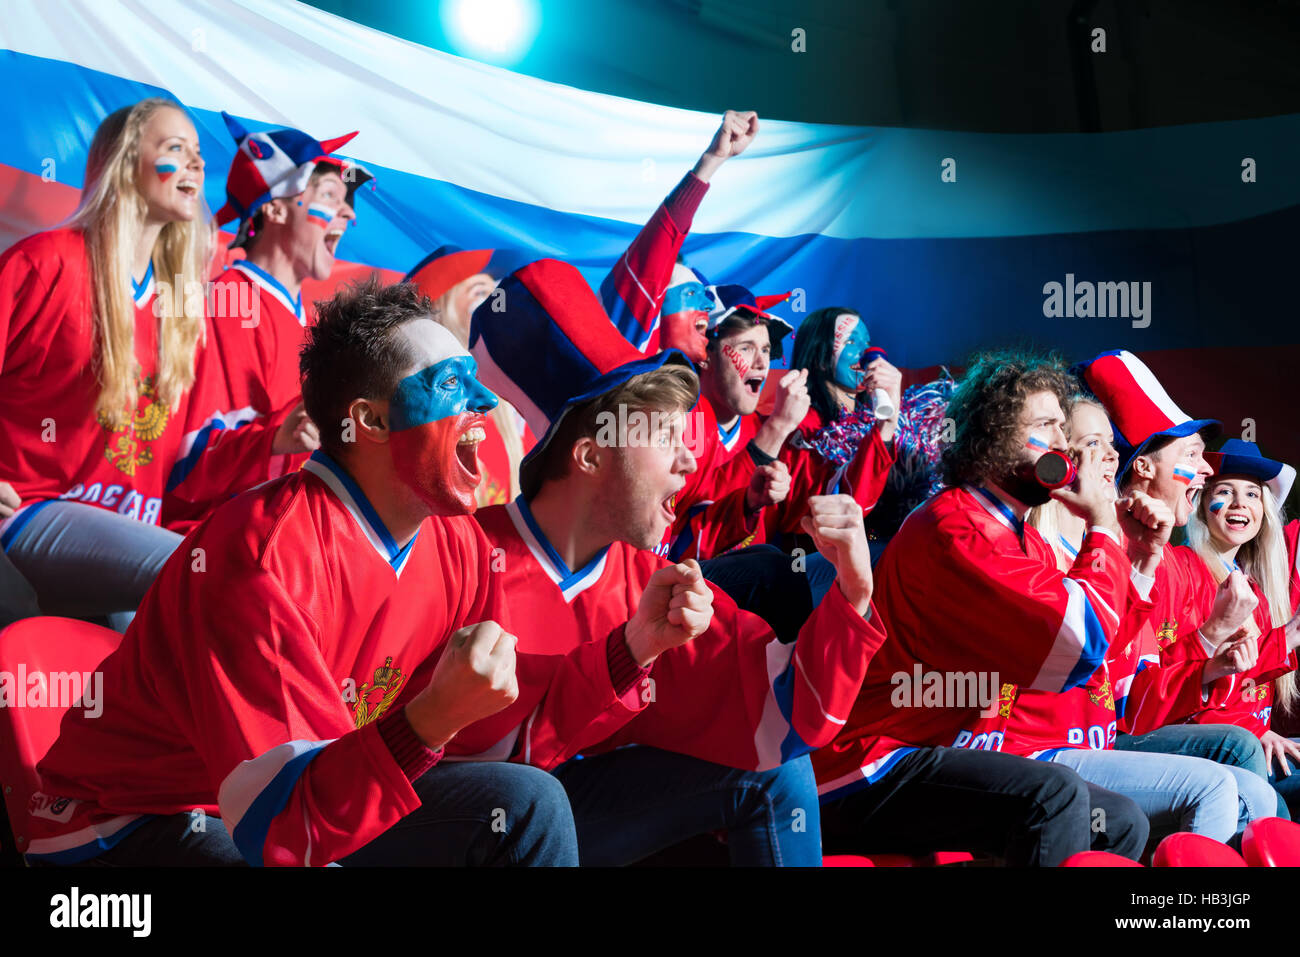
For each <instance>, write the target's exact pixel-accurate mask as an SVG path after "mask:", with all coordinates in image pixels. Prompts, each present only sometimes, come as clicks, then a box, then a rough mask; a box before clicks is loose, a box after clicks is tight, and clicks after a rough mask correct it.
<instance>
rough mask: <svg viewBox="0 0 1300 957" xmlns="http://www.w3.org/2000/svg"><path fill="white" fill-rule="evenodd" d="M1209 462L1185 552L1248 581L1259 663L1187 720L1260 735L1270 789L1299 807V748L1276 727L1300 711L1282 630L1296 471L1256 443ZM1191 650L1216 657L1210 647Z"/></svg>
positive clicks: (1214, 455) (1218, 572) (1235, 446)
mask: <svg viewBox="0 0 1300 957" xmlns="http://www.w3.org/2000/svg"><path fill="white" fill-rule="evenodd" d="M1205 458H1206V459H1207V460H1208V461H1209V463H1210V465H1211V466H1213V468H1214V475H1213V476H1212V477H1211V478H1210V479H1209V480H1208V481H1207V482H1206V485H1205V490H1204V491H1203V492H1202V493H1201V498H1200V501H1199V502H1198V503H1197V506H1196V510H1195V512H1193V514H1192V517H1191V519H1190V520H1189V521H1188V523H1187V540H1188V544H1187V545H1186V546H1183V548H1184V549H1185V550H1187V551H1189V552H1193V553H1195V555H1196V556H1197V557H1199V559H1200V560H1201V561H1202V562H1204V564H1205V567H1206V568H1207V569H1208V571H1209V573H1210V575H1211V576H1213V578H1214V581H1215V582H1216V583H1218V582H1222V581H1223V580H1224V579H1226V578H1227V577H1228V576H1229V575H1232V574H1233V573H1234V572H1238V573H1240V574H1243V575H1245V576H1246V579H1247V581H1248V582H1249V584H1250V588H1251V591H1252V592H1253V593H1254V595H1255V598H1256V599H1257V604H1256V605H1255V614H1254V618H1253V620H1250V621H1248V622H1247V630H1248V632H1249V633H1250V634H1251V635H1252V636H1253V637H1255V638H1256V647H1257V648H1258V659H1257V661H1256V663H1255V665H1254V667H1253V668H1251V669H1250V670H1249V671H1246V672H1244V673H1243V674H1242V687H1241V691H1240V693H1239V694H1237V695H1235V696H1233V697H1232V698H1231V699H1229V701H1228V702H1226V703H1225V704H1224V705H1223V706H1222V707H1220V708H1215V709H1207V710H1205V711H1202V712H1200V713H1198V714H1195V715H1193V716H1192V717H1191V718H1189V719H1188V720H1189V721H1191V722H1194V723H1199V724H1203V723H1207V722H1224V723H1229V724H1235V725H1238V726H1240V727H1243V728H1246V729H1247V730H1249V731H1250V732H1252V733H1253V734H1255V735H1256V736H1257V737H1258V738H1259V740H1260V744H1261V745H1263V748H1264V756H1265V760H1266V762H1267V764H1268V775H1269V783H1271V784H1272V785H1273V786H1274V788H1276V790H1277V792H1278V794H1279V795H1281V797H1282V799H1283V800H1284V801H1285V802H1286V804H1287V806H1288V807H1292V806H1300V774H1297V773H1295V772H1296V769H1297V768H1300V742H1297V741H1296V740H1294V739H1292V738H1286V737H1283V736H1282V735H1280V734H1278V733H1277V732H1276V731H1273V730H1272V729H1271V728H1270V727H1269V723H1270V719H1271V718H1272V716H1273V714H1274V712H1275V711H1276V710H1277V709H1281V710H1282V711H1285V712H1288V713H1294V711H1295V710H1296V699H1297V696H1298V692H1297V688H1296V676H1295V668H1296V663H1297V662H1296V652H1295V644H1294V642H1288V640H1287V634H1286V632H1287V631H1288V629H1286V628H1284V627H1281V626H1284V625H1285V624H1286V623H1287V622H1288V621H1289V620H1290V619H1291V617H1292V614H1293V612H1294V610H1295V609H1294V608H1293V607H1292V603H1291V597H1290V594H1289V592H1288V578H1289V575H1290V569H1291V563H1290V561H1289V559H1288V556H1287V546H1286V540H1285V535H1284V524H1283V518H1282V503H1283V502H1284V501H1286V497H1287V494H1288V493H1289V492H1290V490H1291V485H1292V483H1293V482H1294V480H1295V474H1296V473H1295V469H1294V468H1293V467H1291V466H1290V465H1287V464H1285V463H1282V462H1277V461H1274V460H1272V459H1268V458H1265V457H1264V456H1263V455H1261V454H1260V452H1259V448H1258V447H1257V446H1256V445H1255V444H1254V443H1251V442H1243V441H1241V440H1240V439H1229V440H1228V441H1227V442H1225V443H1224V444H1223V447H1222V448H1221V449H1220V450H1219V451H1218V452H1207V453H1206V454H1205ZM1202 644H1203V645H1204V642H1202ZM1188 650H1189V652H1196V651H1200V652H1201V653H1202V654H1206V655H1208V654H1213V649H1212V648H1210V647H1202V648H1200V649H1196V648H1189V649H1188ZM1293 802H1297V803H1296V804H1295V805H1293ZM1279 813H1281V809H1279Z"/></svg>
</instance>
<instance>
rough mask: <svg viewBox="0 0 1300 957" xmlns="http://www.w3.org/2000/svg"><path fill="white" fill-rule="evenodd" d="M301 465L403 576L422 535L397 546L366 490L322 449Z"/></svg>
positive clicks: (381, 555) (383, 557) (382, 556)
mask: <svg viewBox="0 0 1300 957" xmlns="http://www.w3.org/2000/svg"><path fill="white" fill-rule="evenodd" d="M302 467H303V470H304V471H306V472H310V473H311V474H312V475H315V476H316V477H317V478H318V479H320V480H321V481H322V482H324V483H325V486H326V487H327V488H328V489H329V490H330V491H331V492H333V493H334V495H335V496H336V497H337V498H338V500H339V501H340V502H342V503H343V507H344V508H346V509H347V510H348V512H350V513H351V515H352V518H353V519H354V520H355V521H356V523H357V526H358V527H359V528H360V529H361V531H362V533H363V534H364V535H365V536H366V539H367V540H368V541H369V542H370V544H371V545H372V546H373V547H374V549H375V552H376V553H377V554H378V555H379V557H380V558H382V559H383V560H384V561H386V562H388V564H389V565H391V566H392V568H393V571H394V572H396V573H397V574H398V576H399V577H400V576H401V574H402V569H403V568H405V567H406V560H407V559H408V558H410V557H411V548H412V546H414V545H415V540H416V539H417V538H419V537H420V533H419V532H416V533H415V535H414V536H413V537H412V538H411V540H410V541H409V542H407V543H406V545H405V546H404V547H402V548H398V547H397V542H396V541H394V539H393V536H392V535H391V534H390V533H389V531H388V529H387V528H386V527H385V526H384V522H383V519H381V518H380V517H379V513H378V512H376V511H375V507H374V506H373V505H371V504H370V500H369V499H368V498H366V493H365V492H363V491H361V486H360V485H358V484H357V483H356V482H355V481H353V479H352V476H350V475H348V473H347V472H345V471H344V470H343V466H341V465H339V464H338V463H337V462H335V461H334V460H333V459H332V458H330V457H329V456H328V455H326V454H325V452H324V450H323V449H317V450H316V451H315V452H313V453H312V454H311V458H309V459H308V460H307V461H306V462H304V463H303V466H302Z"/></svg>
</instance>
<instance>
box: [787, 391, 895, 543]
mask: <svg viewBox="0 0 1300 957" xmlns="http://www.w3.org/2000/svg"><path fill="white" fill-rule="evenodd" d="M823 425H825V422H824V421H823V419H822V417H821V414H820V413H818V411H817V410H816V409H809V410H808V415H807V416H805V417H804V420H803V422H801V423H800V424H799V428H797V429H796V430H795V432H794V434H793V435H791V436H790V438H789V439H788V440H786V444H785V448H783V449H782V450H781V460H782V461H783V462H785V464H786V468H788V469H789V470H790V494H789V495H787V496H786V498H785V501H784V502H781V503H779V504H778V505H776V506H775V507H773V508H769V509H767V510H766V512H765V515H764V522H765V524H766V526H767V534H768V536H769V537H773V536H776V535H778V534H782V533H784V534H787V535H794V534H798V533H799V532H801V531H802V529H801V528H800V527H799V522H800V520H801V519H802V518H803V517H804V516H805V515H807V514H808V499H809V497H810V496H813V495H828V494H832V493H835V492H843V493H845V494H847V495H852V496H853V500H854V501H856V502H857V503H858V504H859V505H860V506H862V513H863V514H864V515H865V514H866V513H867V512H870V511H871V510H872V509H873V508H875V507H876V502H878V501H879V500H880V493H881V492H883V491H884V490H885V481H886V480H887V479H888V478H889V470H890V469H891V468H892V467H893V465H894V458H895V451H894V442H893V440H890V441H889V442H885V441H883V440H882V439H881V438H880V434H879V430H877V429H874V428H873V429H872V430H871V431H870V432H868V433H867V434H866V435H865V436H864V437H863V438H862V441H861V442H860V443H859V444H858V450H857V454H855V455H854V456H853V458H852V459H851V460H850V461H849V462H848V463H846V464H845V465H844V466H843V467H840V466H837V465H836V464H835V463H833V462H828V461H826V460H825V459H823V458H822V457H821V456H820V455H818V454H817V453H816V452H814V451H813V450H812V449H810V448H807V447H800V446H801V444H802V443H801V441H800V440H806V439H808V438H809V437H811V435H812V434H813V433H814V432H816V431H817V430H818V429H820V428H821V427H822V426H823Z"/></svg>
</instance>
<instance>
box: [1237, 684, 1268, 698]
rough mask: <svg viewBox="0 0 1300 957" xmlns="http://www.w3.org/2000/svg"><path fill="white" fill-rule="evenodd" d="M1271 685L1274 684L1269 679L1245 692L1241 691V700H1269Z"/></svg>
mask: <svg viewBox="0 0 1300 957" xmlns="http://www.w3.org/2000/svg"><path fill="white" fill-rule="evenodd" d="M1271 687H1272V685H1270V684H1269V683H1268V682H1267V681H1266V682H1264V683H1263V684H1261V685H1255V687H1253V688H1251V689H1249V690H1246V691H1243V692H1242V693H1241V700H1242V701H1259V702H1263V701H1267V700H1268V689H1269V688H1271Z"/></svg>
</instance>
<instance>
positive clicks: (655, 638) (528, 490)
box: [452, 260, 884, 864]
mask: <svg viewBox="0 0 1300 957" xmlns="http://www.w3.org/2000/svg"><path fill="white" fill-rule="evenodd" d="M500 290H501V292H502V293H503V302H504V304H505V309H504V311H503V312H497V311H496V310H494V309H492V308H490V307H489V306H488V305H486V304H485V305H483V306H481V307H479V309H478V310H477V311H476V312H475V314H474V322H473V327H472V330H471V333H470V350H471V352H472V353H473V354H474V355H475V357H476V358H477V359H478V360H479V368H480V374H481V376H482V378H483V381H484V382H485V383H486V384H487V385H488V386H489V387H490V388H492V389H493V390H494V391H495V392H497V393H499V394H500V395H501V396H502V397H503V398H505V399H507V400H508V401H510V402H512V403H513V404H514V405H515V407H516V408H518V409H519V410H520V411H521V412H522V413H523V414H524V416H525V417H526V418H527V419H528V420H529V422H530V424H531V425H532V427H533V430H534V431H535V432H536V433H537V434H538V435H540V436H541V437H542V438H541V440H540V441H539V443H538V445H537V447H536V448H535V449H534V450H533V451H532V452H531V453H530V454H529V456H528V457H527V458H526V459H525V460H524V463H523V469H522V484H523V488H524V492H523V494H522V495H521V496H520V497H519V498H518V499H516V500H515V501H514V502H513V503H511V504H510V505H509V506H505V507H500V506H494V507H491V508H486V509H482V510H480V511H479V512H478V519H479V523H480V524H481V525H482V527H483V530H484V531H485V532H486V533H487V536H488V538H489V539H490V540H491V541H492V543H493V544H494V545H496V546H497V547H498V548H499V549H500V550H501V552H502V555H501V568H502V574H503V575H504V576H505V589H506V592H507V594H509V595H510V596H511V601H512V610H513V611H514V612H515V614H517V615H519V616H520V617H521V620H523V619H527V620H529V621H534V622H545V628H543V629H538V630H535V631H534V633H532V634H531V635H530V636H524V637H522V638H521V640H520V643H519V645H518V646H517V649H516V653H517V655H518V660H519V667H518V674H519V677H520V681H519V699H518V701H517V702H516V703H515V704H514V705H512V706H511V707H508V708H506V709H504V710H503V711H502V712H500V713H499V714H498V715H494V716H492V717H491V718H489V719H487V720H485V721H483V722H480V725H481V727H480V728H477V729H475V728H470V729H467V730H466V731H465V732H462V733H461V734H460V735H458V736H457V739H456V740H457V741H458V742H459V744H457V743H456V742H453V745H452V746H453V747H461V748H463V747H466V746H468V745H470V744H473V745H474V746H476V747H477V748H478V751H476V752H474V753H473V755H472V756H475V757H490V756H492V755H494V754H497V753H501V752H505V753H516V754H518V753H521V752H522V753H523V754H525V755H527V756H528V757H527V758H526V760H528V761H529V762H530V763H534V764H538V765H539V766H541V767H547V768H550V767H557V766H558V770H557V771H556V775H557V777H559V778H560V780H561V782H562V783H563V784H564V786H565V788H566V790H567V791H568V793H569V797H570V802H571V804H572V806H573V808H574V819H575V822H576V824H577V827H578V835H579V837H578V840H579V854H580V857H581V860H582V862H583V863H588V864H616V863H629V862H631V861H634V860H637V859H639V858H641V857H644V856H645V855H647V854H650V853H652V852H654V851H656V850H658V849H659V848H662V847H665V846H667V845H669V844H672V843H674V842H676V841H679V840H681V839H684V838H687V837H690V836H692V835H694V834H699V833H703V832H707V831H710V830H714V829H717V828H725V829H726V830H727V831H728V835H729V839H728V846H729V849H730V851H731V855H732V860H733V862H736V863H749V864H816V863H818V862H819V861H820V838H819V829H818V827H817V823H816V822H815V821H814V820H813V818H814V817H815V816H816V814H817V812H816V807H817V801H816V794H815V789H814V786H813V781H812V776H811V772H810V766H809V764H808V760H807V757H806V755H807V753H808V752H809V751H810V750H811V749H812V748H815V747H818V746H820V745H822V744H825V743H826V742H828V741H829V740H830V738H831V737H832V736H833V735H834V733H835V731H836V729H837V728H838V727H839V722H840V721H841V720H842V718H837V717H836V715H843V714H844V713H845V711H844V709H845V708H846V707H847V706H848V704H849V703H850V702H851V701H852V700H853V699H854V697H855V696H856V694H857V686H858V682H859V681H860V679H861V676H862V674H863V673H865V669H866V666H867V663H868V661H869V660H870V658H871V655H872V654H873V653H874V652H875V650H876V649H877V648H878V647H879V646H880V644H881V642H883V640H884V632H883V631H882V630H881V629H879V627H878V626H877V624H876V622H875V618H874V615H873V614H872V612H871V606H870V599H871V569H870V561H869V553H868V550H867V546H866V536H865V532H864V530H863V527H862V522H861V518H860V511H859V510H857V509H856V507H851V506H852V502H851V500H847V499H843V498H837V497H830V498H827V499H819V500H817V501H816V502H814V504H813V507H812V514H811V516H810V517H809V519H808V522H807V528H808V531H809V533H810V534H812V535H813V536H814V538H815V539H816V540H817V541H818V544H819V545H820V546H821V547H822V550H823V552H824V553H825V554H826V555H827V556H828V557H830V558H831V560H832V562H833V563H834V564H835V566H836V568H837V570H838V573H839V577H838V585H837V586H834V587H832V588H831V591H830V593H829V594H828V595H827V597H826V599H825V600H824V601H823V602H822V604H821V605H820V606H819V608H818V609H817V610H816V611H815V612H813V614H812V616H811V617H810V618H809V620H808V622H807V623H806V624H805V625H804V627H803V629H802V630H801V631H800V632H799V635H798V638H797V640H796V641H794V642H793V643H789V644H783V643H782V642H781V641H779V640H778V639H777V638H776V636H775V635H774V634H773V632H772V630H771V629H770V628H769V627H768V626H767V625H766V624H765V623H764V622H763V621H762V620H761V619H759V618H757V617H756V616H754V615H751V614H749V613H747V612H744V611H742V610H740V609H738V608H737V607H736V605H735V603H734V602H732V601H731V599H730V598H729V597H728V596H727V595H726V594H725V593H724V592H722V591H720V590H719V589H717V588H716V587H714V586H712V585H710V584H708V583H707V582H705V581H704V579H703V577H702V575H701V572H700V568H699V566H698V565H697V564H696V563H695V562H693V561H684V562H681V563H679V564H670V563H669V562H667V561H665V560H664V559H663V558H661V557H659V556H658V555H656V554H654V552H653V551H651V550H650V549H651V548H652V547H653V546H654V545H656V544H657V543H659V542H660V541H661V540H662V538H663V536H664V533H665V532H666V531H667V529H668V528H669V526H670V525H671V524H672V522H673V521H674V519H675V517H676V516H675V515H674V507H675V506H674V500H675V498H676V497H677V496H678V495H679V493H680V492H681V490H682V488H683V486H684V484H685V482H686V480H687V477H688V476H689V475H690V474H691V473H692V472H693V471H694V470H695V469H696V462H695V459H694V456H693V455H692V454H691V453H690V451H689V449H687V448H686V447H685V446H684V444H683V442H682V430H683V423H684V420H685V414H686V412H687V410H688V409H689V407H690V405H691V404H692V403H693V402H694V401H695V399H696V395H697V392H698V385H697V379H696V376H695V374H694V372H692V371H691V370H690V368H689V366H688V365H687V364H686V362H685V360H684V358H683V357H682V356H681V354H680V353H678V352H677V351H676V350H666V351H663V352H659V353H656V354H655V355H652V356H645V355H643V354H642V353H640V352H639V351H637V350H636V349H635V348H633V347H632V346H631V345H629V344H628V342H627V341H626V340H625V339H623V337H622V336H621V335H620V334H619V333H618V332H617V330H615V328H614V327H613V326H612V325H611V324H610V322H609V319H608V317H607V316H606V314H605V312H604V310H603V309H602V308H601V306H600V303H599V302H598V301H597V300H596V298H595V296H594V295H593V294H592V292H591V290H590V289H589V288H588V287H587V285H586V284H585V282H584V281H583V279H582V277H581V275H580V274H579V273H578V271H577V270H576V269H574V268H573V267H572V266H569V265H568V264H566V263H562V262H558V261H555V260H542V261H540V262H536V263H533V264H531V265H529V266H526V267H525V268H523V269H521V270H519V271H518V272H516V273H515V274H514V275H512V276H510V277H508V278H507V279H506V280H505V281H504V282H503V283H502V284H501V287H500ZM656 609H657V610H656ZM548 689H549V690H548ZM592 714H595V715H597V717H596V718H595V719H594V720H593V719H592V718H591V715H592ZM539 729H543V730H541V731H540V732H539ZM544 729H549V730H544ZM628 744H637V745H642V746H641V747H636V748H625V747H622V746H623V745H628ZM576 754H583V755H584V760H582V761H569V760H568V759H569V758H571V757H573V756H574V755H576ZM565 762H567V763H565ZM719 793H721V794H724V795H726V797H725V798H724V799H723V800H721V801H719V800H717V798H716V795H718V794H719ZM709 794H713V795H714V798H712V799H710V798H708V797H707V795H709ZM798 808H802V809H803V810H804V811H805V812H806V817H805V815H799V814H793V815H792V812H794V811H795V809H798ZM795 819H802V823H801V825H800V826H798V827H792V826H791V822H792V821H793V820H795Z"/></svg>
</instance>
